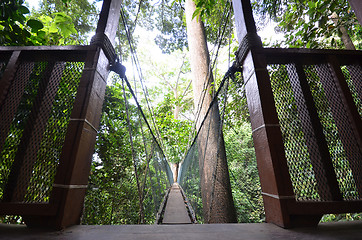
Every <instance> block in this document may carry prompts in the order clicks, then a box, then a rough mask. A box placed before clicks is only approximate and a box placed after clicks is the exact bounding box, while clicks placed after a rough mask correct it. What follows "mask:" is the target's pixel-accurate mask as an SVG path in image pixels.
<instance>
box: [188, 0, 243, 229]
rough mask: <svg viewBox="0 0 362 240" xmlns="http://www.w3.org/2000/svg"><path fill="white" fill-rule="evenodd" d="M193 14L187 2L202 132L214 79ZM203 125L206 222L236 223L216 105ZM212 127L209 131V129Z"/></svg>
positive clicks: (192, 6) (200, 140) (200, 148)
mask: <svg viewBox="0 0 362 240" xmlns="http://www.w3.org/2000/svg"><path fill="white" fill-rule="evenodd" d="M194 11H195V3H194V2H193V0H186V3H185V13H186V26H187V38H188V43H189V50H190V64H191V72H192V76H193V79H192V82H193V88H194V104H195V107H196V109H198V110H199V111H200V116H199V118H198V119H197V122H196V127H197V129H199V127H200V125H201V122H202V120H203V118H204V116H205V115H206V112H207V109H208V107H209V105H210V103H211V101H212V96H211V94H210V91H211V83H212V82H213V77H212V73H211V69H209V68H210V56H209V51H208V49H207V42H206V36H205V30H204V25H203V23H202V22H201V20H200V19H197V18H196V17H195V18H194V19H192V15H193V13H194ZM204 86H206V87H204ZM204 91H206V93H205V97H204V99H203V100H201V98H202V96H203V94H204ZM201 102H202V104H201ZM199 104H200V105H201V106H199ZM203 126H204V127H202V129H201V130H200V133H199V136H198V141H197V143H198V153H199V166H200V179H201V194H202V203H203V212H204V221H205V222H206V223H226V222H236V221H237V219H236V212H235V207H234V202H233V198H232V194H231V186H230V179H229V171H228V166H227V161H226V153H225V146H224V140H223V136H222V134H221V136H220V137H219V133H220V127H221V126H220V115H219V109H218V105H217V104H214V106H213V108H212V110H211V111H210V113H209V115H208V117H207V119H206V121H205V122H204V125H203ZM209 128H210V130H208V129H209ZM213 174H215V175H213Z"/></svg>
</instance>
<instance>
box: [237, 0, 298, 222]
mask: <svg viewBox="0 0 362 240" xmlns="http://www.w3.org/2000/svg"><path fill="white" fill-rule="evenodd" d="M233 7H234V15H235V23H236V32H237V37H238V40H239V43H241V42H242V41H243V40H244V38H245V36H247V35H251V34H253V35H256V27H255V21H254V18H253V15H252V10H251V4H250V1H249V0H233ZM261 48H262V46H261V42H260V45H259V46H258V45H257V46H254V49H261ZM242 64H243V65H242V66H243V76H244V81H245V91H246V97H247V102H248V108H249V113H250V119H251V125H252V130H253V139H254V145H255V153H256V158H257V163H258V170H259V177H260V182H261V187H262V194H263V200H264V208H265V213H266V221H267V222H272V223H275V224H277V225H280V226H283V227H289V226H290V225H291V224H292V223H291V219H290V217H289V215H288V210H287V206H286V202H289V201H292V202H293V201H295V197H294V193H293V188H292V183H291V181H290V176H289V172H288V166H287V161H286V157H285V151H284V146H283V140H282V134H281V130H280V125H279V121H278V117H277V112H276V109H275V102H274V100H273V99H274V98H273V93H272V88H271V83H270V78H269V74H268V71H267V68H266V67H267V65H266V61H265V56H264V55H263V54H258V53H256V52H254V51H253V49H251V51H249V52H248V53H247V55H246V57H245V61H244V62H243V63H242Z"/></svg>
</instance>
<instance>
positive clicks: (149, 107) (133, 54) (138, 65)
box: [120, 6, 164, 146]
mask: <svg viewBox="0 0 362 240" xmlns="http://www.w3.org/2000/svg"><path fill="white" fill-rule="evenodd" d="M120 13H121V14H120V15H121V19H122V22H123V25H124V28H125V31H126V36H127V40H128V44H129V46H130V50H131V55H132V60H133V62H134V64H135V66H136V69H137V72H138V76H139V80H140V83H141V87H142V90H143V93H144V96H145V99H146V103H147V107H148V110H149V112H150V115H151V120H152V123H153V126H154V129H155V131H156V135H157V137H158V139H159V141H160V143H161V145H162V146H164V145H163V141H162V139H161V136H160V133H159V129H158V127H157V124H156V122H155V119H154V118H155V117H154V112H153V108H152V106H151V105H150V103H149V100H148V98H149V94H148V91H147V87H146V86H145V85H144V84H143V74H142V71H141V68H140V64H139V60H138V57H137V53H136V50H135V48H134V47H133V45H132V40H131V36H130V32H129V29H128V26H127V23H126V20H125V14H124V8H123V6H121V12H120Z"/></svg>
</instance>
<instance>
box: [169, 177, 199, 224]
mask: <svg viewBox="0 0 362 240" xmlns="http://www.w3.org/2000/svg"><path fill="white" fill-rule="evenodd" d="M191 223H192V222H191V219H190V216H189V212H188V211H187V208H186V204H185V201H184V198H183V196H182V194H181V189H180V187H179V185H178V183H174V184H173V185H172V187H171V191H170V193H169V195H168V199H167V203H166V207H165V212H164V215H163V219H162V224H191Z"/></svg>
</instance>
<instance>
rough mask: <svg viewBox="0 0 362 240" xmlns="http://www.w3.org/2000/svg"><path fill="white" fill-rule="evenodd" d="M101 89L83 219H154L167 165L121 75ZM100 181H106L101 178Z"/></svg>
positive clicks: (169, 176) (167, 176) (114, 221)
mask: <svg viewBox="0 0 362 240" xmlns="http://www.w3.org/2000/svg"><path fill="white" fill-rule="evenodd" d="M112 80H113V84H112V85H110V86H108V87H107V89H106V97H105V102H104V105H103V113H102V119H101V125H100V131H99V133H98V137H97V143H96V151H95V154H94V156H93V163H92V173H91V176H90V179H89V187H88V191H87V195H86V200H85V201H86V203H85V209H84V213H83V217H82V223H83V224H139V223H145V224H151V223H154V222H155V220H156V217H157V213H158V210H159V207H160V205H161V202H162V200H163V197H164V195H165V193H166V191H167V189H168V188H169V187H170V186H171V184H172V182H173V177H172V172H171V169H170V166H169V164H168V162H167V160H166V157H165V155H164V154H163V151H162V149H161V148H160V146H159V144H158V143H157V141H156V139H155V137H154V135H153V132H152V130H151V129H150V128H149V125H148V123H147V120H146V119H145V118H144V115H142V114H141V113H140V111H141V109H140V108H139V106H138V105H137V104H138V101H135V100H134V99H133V97H134V96H133V95H132V91H133V90H130V89H129V88H127V87H126V83H125V82H123V81H124V80H122V79H120V77H119V76H118V75H113V79H112ZM105 181H106V184H105Z"/></svg>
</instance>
